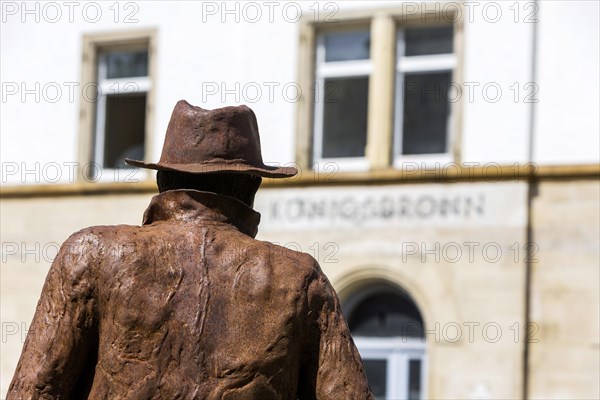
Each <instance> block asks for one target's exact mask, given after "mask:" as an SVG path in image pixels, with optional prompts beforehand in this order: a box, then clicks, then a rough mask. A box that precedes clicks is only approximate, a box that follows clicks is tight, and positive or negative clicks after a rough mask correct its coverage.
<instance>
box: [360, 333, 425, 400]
mask: <svg viewBox="0 0 600 400" xmlns="http://www.w3.org/2000/svg"><path fill="white" fill-rule="evenodd" d="M353 339H354V343H355V344H356V348H357V349H358V351H359V353H360V356H361V358H362V359H363V360H386V361H387V368H386V375H387V377H386V382H387V387H386V392H388V393H387V397H388V398H391V399H407V398H408V394H409V393H408V390H409V382H408V379H407V375H408V372H409V363H410V360H419V361H420V362H421V371H420V372H421V376H420V386H421V393H420V400H422V399H427V379H426V377H427V351H426V348H427V345H426V342H424V341H423V340H421V339H415V338H403V337H392V338H377V337H364V336H355V337H354V338H353ZM398 377H404V378H400V379H398Z"/></svg>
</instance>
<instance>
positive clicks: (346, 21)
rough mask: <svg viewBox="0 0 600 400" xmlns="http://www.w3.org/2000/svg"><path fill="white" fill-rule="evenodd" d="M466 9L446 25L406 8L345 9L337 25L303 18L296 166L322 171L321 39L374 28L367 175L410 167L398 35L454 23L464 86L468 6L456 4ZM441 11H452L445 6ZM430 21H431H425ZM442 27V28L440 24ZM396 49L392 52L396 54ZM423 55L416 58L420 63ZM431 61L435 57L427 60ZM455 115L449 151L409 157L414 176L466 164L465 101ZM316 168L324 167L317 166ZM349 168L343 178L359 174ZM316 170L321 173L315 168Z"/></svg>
mask: <svg viewBox="0 0 600 400" xmlns="http://www.w3.org/2000/svg"><path fill="white" fill-rule="evenodd" d="M453 5H454V6H457V7H459V8H460V10H457V11H456V13H455V14H451V15H446V17H445V18H446V19H447V20H446V21H444V22H443V23H439V22H438V21H435V22H433V23H432V21H433V20H435V19H436V18H437V17H436V16H435V15H431V13H426V14H423V15H421V14H409V15H406V14H403V13H402V8H401V7H391V8H390V7H387V8H386V7H382V8H374V9H369V10H340V11H339V12H338V13H337V14H336V18H337V21H336V22H335V23H332V22H329V23H322V22H316V21H314V20H312V19H311V17H310V16H306V17H305V18H303V19H302V21H301V24H300V31H299V47H298V49H299V54H298V59H299V62H298V84H299V85H300V88H301V89H302V92H303V93H305V94H304V95H303V96H302V97H301V98H300V101H298V102H297V104H296V115H297V118H296V163H297V164H298V166H299V167H300V168H301V169H306V170H307V172H308V171H310V170H313V169H314V170H317V169H321V168H322V165H321V162H322V161H323V160H318V159H315V157H314V155H315V153H314V149H313V144H314V143H315V130H314V126H315V118H316V115H315V112H316V110H315V109H316V107H315V104H314V103H315V102H314V98H313V97H312V96H313V94H314V86H313V85H316V84H317V74H316V66H317V63H316V62H317V59H316V53H317V39H318V35H319V33H321V32H323V31H326V32H329V31H330V30H347V29H350V27H352V26H356V25H359V24H362V25H363V26H365V25H367V24H370V27H371V28H370V29H371V49H370V61H371V63H372V70H371V76H370V78H369V98H368V104H369V105H368V114H367V121H368V122H367V124H368V126H367V146H366V152H365V153H366V162H367V164H368V165H367V170H368V171H367V173H369V172H372V171H377V170H402V169H403V168H405V166H404V165H402V162H400V161H397V160H396V158H397V157H396V153H395V150H396V149H395V146H396V143H395V142H396V138H395V130H396V127H395V117H394V112H395V111H396V106H397V104H398V103H397V102H396V101H395V100H396V85H395V82H396V79H397V76H396V75H397V74H396V72H397V66H398V60H397V53H396V51H397V48H396V47H397V45H398V41H397V35H398V32H399V31H401V30H403V29H405V28H411V27H419V26H422V27H425V26H427V25H436V24H439V25H442V24H446V25H448V24H450V25H452V26H453V27H454V29H453V50H454V51H453V56H454V69H453V70H452V82H455V83H456V84H458V85H460V86H462V85H463V51H464V50H463V29H464V28H463V26H464V24H463V18H460V17H456V16H457V15H458V16H460V15H465V14H464V12H465V10H464V6H463V5H462V4H460V3H453ZM441 9H444V10H447V9H446V8H444V7H441ZM423 19H425V21H423ZM436 22H437V23H436ZM390 49H392V50H390ZM414 57H417V56H413V57H411V58H414ZM426 57H434V56H433V55H432V56H426ZM463 97H464V96H463ZM450 107H451V114H450V118H449V124H450V125H449V129H448V132H447V135H448V136H447V148H448V152H447V153H444V154H443V155H442V156H440V155H433V156H431V157H430V155H416V156H414V157H413V156H412V155H411V156H408V157H406V156H405V157H403V158H402V161H404V162H408V161H410V162H411V165H410V168H411V171H413V170H414V168H415V163H416V165H417V166H418V169H422V168H426V167H427V166H428V165H430V164H434V163H438V162H456V163H460V162H461V149H460V142H461V136H462V134H461V131H462V118H463V116H462V114H463V112H462V109H463V99H462V98H461V99H459V100H458V101H456V102H452V103H451V104H450ZM326 161H329V162H326V165H327V166H328V167H329V171H330V170H331V169H330V167H331V166H330V164H331V161H333V162H336V159H327V160H326ZM315 163H318V164H316V165H315ZM339 166H341V167H345V165H344V163H338V168H337V169H339V172H340V173H346V174H349V175H352V173H355V172H357V171H356V170H355V169H352V168H349V169H346V168H344V169H340V168H339ZM315 167H316V168H315Z"/></svg>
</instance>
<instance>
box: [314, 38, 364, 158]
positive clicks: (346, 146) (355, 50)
mask: <svg viewBox="0 0 600 400" xmlns="http://www.w3.org/2000/svg"><path fill="white" fill-rule="evenodd" d="M369 50H370V32H369V30H368V29H360V30H351V31H343V32H333V33H326V34H322V35H320V36H319V38H318V44H317V60H316V77H317V80H316V82H315V94H316V95H317V96H319V95H320V98H319V99H315V103H316V108H315V128H314V132H315V134H314V146H313V152H314V153H313V158H314V160H315V162H316V163H321V164H324V162H327V161H330V162H337V163H342V164H343V165H344V166H345V167H346V168H347V169H366V168H367V167H368V164H367V162H366V158H365V146H366V144H367V107H368V94H369V75H370V73H371V61H370V59H369V57H370V56H369ZM319 89H322V90H319Z"/></svg>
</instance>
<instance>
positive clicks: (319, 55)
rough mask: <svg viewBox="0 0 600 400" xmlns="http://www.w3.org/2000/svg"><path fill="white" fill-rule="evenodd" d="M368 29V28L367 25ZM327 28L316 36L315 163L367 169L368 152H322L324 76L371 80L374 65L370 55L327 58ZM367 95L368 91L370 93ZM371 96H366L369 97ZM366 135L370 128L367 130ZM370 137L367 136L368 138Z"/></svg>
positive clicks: (313, 144) (323, 165)
mask: <svg viewBox="0 0 600 400" xmlns="http://www.w3.org/2000/svg"><path fill="white" fill-rule="evenodd" d="M367 29H368V28H367ZM359 30H362V29H361V28H355V29H352V30H350V29H348V30H347V31H348V32H351V31H359ZM326 34H327V32H322V33H320V34H319V35H318V36H317V46H316V59H315V85H316V86H315V88H316V90H315V96H317V97H315V98H314V99H313V100H314V102H315V109H314V125H313V132H314V136H313V141H312V149H313V167H314V168H315V169H316V170H319V171H322V172H327V169H326V168H325V167H326V166H331V164H332V163H333V164H336V165H337V166H338V167H339V169H340V170H343V171H367V170H368V169H369V161H368V158H367V154H366V149H365V155H364V156H363V157H339V158H325V157H322V156H321V155H322V154H323V134H324V132H323V120H324V108H325V103H324V101H325V96H326V93H325V79H327V78H349V77H357V78H358V77H367V78H368V79H369V83H370V80H371V72H372V70H373V65H372V62H371V58H370V57H369V58H368V59H364V60H347V61H329V62H326V61H325V35H326ZM367 96H368V94H367ZM368 100H369V99H368V98H367V101H368ZM365 135H367V132H365ZM367 140H368V138H367Z"/></svg>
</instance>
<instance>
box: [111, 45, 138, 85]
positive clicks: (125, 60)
mask: <svg viewBox="0 0 600 400" xmlns="http://www.w3.org/2000/svg"><path fill="white" fill-rule="evenodd" d="M106 66H107V76H106V77H107V78H108V79H116V78H131V77H134V76H146V75H148V51H147V50H140V51H135V52H133V51H114V52H111V53H108V54H107V55H106Z"/></svg>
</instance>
